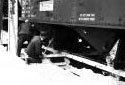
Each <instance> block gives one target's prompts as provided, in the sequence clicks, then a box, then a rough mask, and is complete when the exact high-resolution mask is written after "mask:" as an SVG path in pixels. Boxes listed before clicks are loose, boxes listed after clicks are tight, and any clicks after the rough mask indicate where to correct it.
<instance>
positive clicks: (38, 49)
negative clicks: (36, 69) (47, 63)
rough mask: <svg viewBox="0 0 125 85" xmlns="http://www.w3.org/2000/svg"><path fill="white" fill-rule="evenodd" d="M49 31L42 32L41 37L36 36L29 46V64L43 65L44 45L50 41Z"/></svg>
mask: <svg viewBox="0 0 125 85" xmlns="http://www.w3.org/2000/svg"><path fill="white" fill-rule="evenodd" d="M48 35H49V34H48V32H47V31H40V35H39V36H34V37H33V39H32V40H31V42H30V43H29V45H28V46H27V55H28V57H29V58H28V59H27V63H28V64H30V63H42V59H43V54H42V45H43V44H45V43H47V42H48V41H49V39H48Z"/></svg>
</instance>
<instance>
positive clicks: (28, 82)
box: [0, 45, 125, 85]
mask: <svg viewBox="0 0 125 85" xmlns="http://www.w3.org/2000/svg"><path fill="white" fill-rule="evenodd" d="M0 57H1V59H0V85H42V84H44V85H125V83H123V82H120V81H116V80H115V79H113V78H112V77H105V76H102V75H100V74H95V73H93V72H92V71H91V70H89V69H81V70H79V69H74V68H71V69H70V70H72V69H73V70H75V71H77V72H79V73H80V75H81V76H80V77H79V76H76V75H74V74H73V73H71V72H70V71H69V70H63V69H62V68H59V67H57V66H55V65H53V64H49V63H48V64H47V63H43V64H31V65H27V64H25V62H24V61H23V60H21V59H20V58H18V57H17V56H14V55H11V54H10V53H8V52H6V49H5V48H4V47H3V46H1V45H0Z"/></svg>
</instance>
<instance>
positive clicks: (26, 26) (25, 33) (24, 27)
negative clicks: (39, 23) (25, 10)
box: [17, 20, 32, 57]
mask: <svg viewBox="0 0 125 85" xmlns="http://www.w3.org/2000/svg"><path fill="white" fill-rule="evenodd" d="M31 38H32V35H31V31H30V23H29V21H28V20H25V23H22V24H21V25H20V27H19V30H18V48H17V56H18V57H20V53H21V49H22V47H23V43H24V42H25V41H28V43H29V42H30V40H31Z"/></svg>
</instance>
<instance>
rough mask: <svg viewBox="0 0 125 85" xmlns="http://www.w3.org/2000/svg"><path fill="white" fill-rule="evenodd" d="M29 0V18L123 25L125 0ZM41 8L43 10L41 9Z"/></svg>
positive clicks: (124, 22) (46, 20)
mask: <svg viewBox="0 0 125 85" xmlns="http://www.w3.org/2000/svg"><path fill="white" fill-rule="evenodd" d="M30 2H31V3H30V4H29V7H30V8H31V9H30V13H29V14H30V17H29V18H30V19H32V20H36V21H38V22H50V23H60V24H62V23H64V24H71V25H73V24H75V25H88V26H89V25H90V26H104V27H105V26H117V27H124V26H125V11H124V10H125V0H30ZM48 2H49V3H48ZM52 7H53V9H52ZM43 8H44V9H45V10H42V9H43Z"/></svg>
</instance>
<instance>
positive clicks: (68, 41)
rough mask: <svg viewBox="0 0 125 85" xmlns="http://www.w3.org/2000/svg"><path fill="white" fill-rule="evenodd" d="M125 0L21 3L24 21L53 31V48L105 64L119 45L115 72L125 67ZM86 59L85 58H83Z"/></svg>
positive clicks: (33, 1)
mask: <svg viewBox="0 0 125 85" xmlns="http://www.w3.org/2000/svg"><path fill="white" fill-rule="evenodd" d="M124 4H125V0H21V1H20V5H21V6H22V15H21V18H22V19H29V20H30V22H31V23H35V25H36V26H37V28H41V26H42V25H48V26H49V27H50V29H52V30H53V31H52V32H53V35H52V36H53V38H54V41H53V43H52V46H53V47H52V48H54V49H56V50H59V51H66V52H68V53H71V54H73V55H78V56H80V58H81V59H82V58H87V59H88V58H89V59H92V60H94V61H97V62H101V63H103V64H105V63H106V57H107V56H110V52H111V50H112V48H113V47H114V45H115V44H116V42H118V41H119V43H118V49H117V52H116V56H115V59H114V67H115V69H122V70H123V69H124V67H125V58H124V55H125V52H124V51H125V11H124V10H125V5H124ZM84 56H85V57H84Z"/></svg>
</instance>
